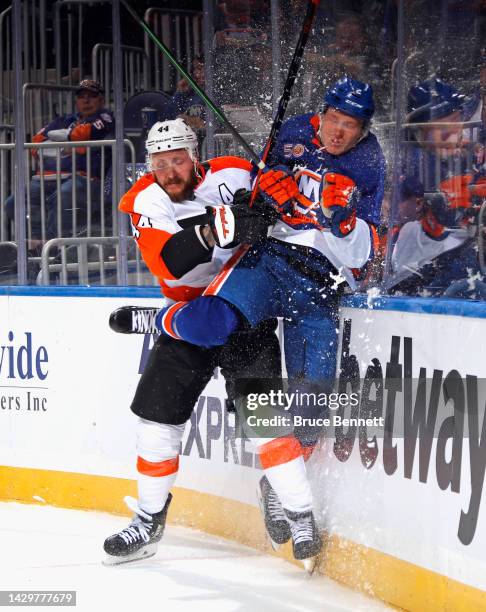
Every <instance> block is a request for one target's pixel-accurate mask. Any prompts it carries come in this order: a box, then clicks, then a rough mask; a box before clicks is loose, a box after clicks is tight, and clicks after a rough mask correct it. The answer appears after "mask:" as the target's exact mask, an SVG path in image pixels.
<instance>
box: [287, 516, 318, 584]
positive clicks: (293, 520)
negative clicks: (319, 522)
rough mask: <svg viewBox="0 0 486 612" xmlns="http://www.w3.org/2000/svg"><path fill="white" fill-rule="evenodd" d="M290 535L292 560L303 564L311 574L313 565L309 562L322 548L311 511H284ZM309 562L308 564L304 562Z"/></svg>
mask: <svg viewBox="0 0 486 612" xmlns="http://www.w3.org/2000/svg"><path fill="white" fill-rule="evenodd" d="M285 514H286V516H287V518H288V521H289V526H290V531H291V533H292V548H293V551H294V558H295V559H298V560H301V561H303V562H304V567H305V569H306V570H307V571H309V572H310V573H312V571H313V570H314V564H313V563H312V562H310V560H311V559H315V558H316V557H317V555H318V554H319V552H320V551H321V548H322V539H321V536H320V534H319V531H318V529H317V526H316V522H315V520H314V515H313V514H312V511H311V510H309V511H308V512H291V511H290V510H285ZM307 560H309V563H306V561H307Z"/></svg>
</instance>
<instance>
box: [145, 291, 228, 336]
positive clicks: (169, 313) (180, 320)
mask: <svg viewBox="0 0 486 612" xmlns="http://www.w3.org/2000/svg"><path fill="white" fill-rule="evenodd" d="M156 325H157V327H158V329H160V331H162V332H163V333H165V334H167V335H168V336H171V337H172V338H175V339H176V340H185V341H186V342H190V343H191V344H196V345H197V346H202V347H204V348H212V347H214V346H220V345H222V344H225V343H226V341H227V340H228V337H229V336H230V335H231V334H232V333H233V332H235V331H236V330H237V329H239V327H240V320H239V317H238V315H237V313H236V312H235V310H234V308H233V307H232V306H230V305H229V304H228V302H225V301H224V300H222V299H221V298H218V297H215V296H201V297H198V298H196V299H194V300H191V301H190V302H176V303H175V304H172V306H169V307H168V308H163V309H162V310H161V311H160V312H159V313H158V315H157V318H156Z"/></svg>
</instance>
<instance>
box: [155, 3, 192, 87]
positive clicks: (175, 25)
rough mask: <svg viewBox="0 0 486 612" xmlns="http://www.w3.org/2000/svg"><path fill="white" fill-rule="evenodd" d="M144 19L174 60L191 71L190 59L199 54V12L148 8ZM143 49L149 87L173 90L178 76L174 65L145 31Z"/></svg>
mask: <svg viewBox="0 0 486 612" xmlns="http://www.w3.org/2000/svg"><path fill="white" fill-rule="evenodd" d="M144 19H145V21H146V22H147V23H148V25H149V26H150V28H151V29H152V31H153V32H154V34H155V35H156V36H157V37H158V38H160V40H162V42H163V43H164V44H165V45H166V46H167V47H168V48H169V49H171V50H172V51H173V53H174V55H175V57H176V59H177V61H179V62H180V63H181V64H182V65H183V66H184V68H185V69H186V70H188V71H189V73H191V72H192V59H193V58H194V57H195V56H198V55H202V13H201V12H199V11H182V10H175V9H166V8H156V7H152V8H148V9H147V10H146V11H145V15H144ZM145 52H146V54H147V57H148V62H149V74H150V77H151V87H152V88H153V89H160V90H163V91H168V92H169V91H172V90H173V89H175V85H176V82H177V80H178V79H179V76H178V74H177V72H176V70H175V68H174V67H173V66H172V64H171V63H170V62H169V60H168V59H167V58H166V57H165V56H164V55H162V54H161V53H160V50H159V48H158V47H157V46H156V45H155V44H154V43H153V42H152V40H151V38H150V37H149V36H148V35H147V34H145Z"/></svg>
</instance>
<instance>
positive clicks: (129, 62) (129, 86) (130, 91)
mask: <svg viewBox="0 0 486 612" xmlns="http://www.w3.org/2000/svg"><path fill="white" fill-rule="evenodd" d="M121 49H122V63H123V94H124V97H125V101H126V100H127V99H128V98H130V97H131V96H133V95H134V94H136V93H138V92H140V91H146V90H147V89H148V88H149V87H148V81H149V78H148V59H147V54H146V52H145V51H144V49H142V48H141V47H130V46H125V45H123V46H122V48H121ZM112 67H113V45H107V44H104V43H98V44H96V45H95V46H94V47H93V51H92V52H91V74H92V75H93V79H94V80H95V81H99V82H100V83H103V86H104V88H105V102H106V105H107V106H112V105H113V99H112V96H113V87H112V84H113V78H112Z"/></svg>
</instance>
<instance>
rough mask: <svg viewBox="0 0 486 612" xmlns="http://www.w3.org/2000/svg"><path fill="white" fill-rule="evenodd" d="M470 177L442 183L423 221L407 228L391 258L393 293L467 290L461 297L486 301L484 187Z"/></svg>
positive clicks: (428, 203) (428, 201) (428, 202)
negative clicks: (481, 247) (480, 237)
mask: <svg viewBox="0 0 486 612" xmlns="http://www.w3.org/2000/svg"><path fill="white" fill-rule="evenodd" d="M471 178H472V177H468V178H466V177H453V178H452V179H449V180H447V181H443V183H442V185H441V190H440V191H439V192H438V193H436V194H434V195H429V196H428V197H427V198H426V201H425V204H424V207H423V209H422V211H421V213H420V215H419V219H417V220H415V221H409V222H408V223H405V224H404V225H403V226H402V227H401V229H400V231H399V234H398V238H397V240H396V243H395V247H394V249H393V254H392V272H393V274H392V277H391V279H388V281H387V283H386V284H387V287H388V288H389V289H391V290H392V292H393V293H396V292H399V293H407V294H412V295H416V294H419V295H423V296H430V295H449V294H451V287H454V286H458V285H457V283H458V282H460V281H466V283H464V284H463V286H462V290H461V293H460V296H461V297H469V298H480V299H485V298H486V293H485V292H484V290H485V289H486V285H485V284H484V274H483V271H481V270H480V267H479V260H478V248H477V232H478V231H482V228H478V227H477V224H476V217H477V212H478V208H479V206H478V205H477V204H475V199H476V197H477V196H479V197H485V196H486V182H485V183H482V182H481V180H478V181H477V183H475V184H474V185H472V184H471Z"/></svg>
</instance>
